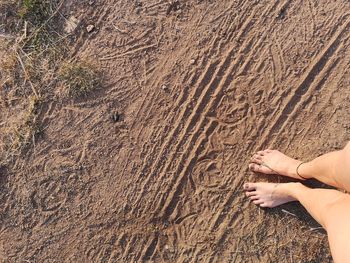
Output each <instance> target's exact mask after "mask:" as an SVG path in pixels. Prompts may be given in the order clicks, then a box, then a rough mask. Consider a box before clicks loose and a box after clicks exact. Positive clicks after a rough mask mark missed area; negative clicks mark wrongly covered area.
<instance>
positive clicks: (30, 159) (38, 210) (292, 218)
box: [0, 0, 350, 262]
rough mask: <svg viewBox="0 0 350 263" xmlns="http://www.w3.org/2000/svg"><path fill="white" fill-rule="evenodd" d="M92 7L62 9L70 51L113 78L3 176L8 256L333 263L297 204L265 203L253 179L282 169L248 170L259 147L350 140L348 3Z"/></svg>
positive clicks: (65, 108) (245, 0)
mask: <svg viewBox="0 0 350 263" xmlns="http://www.w3.org/2000/svg"><path fill="white" fill-rule="evenodd" d="M86 2H87V1H84V2H83V1H79V3H74V4H73V2H71V3H70V4H69V3H67V6H66V7H65V10H66V11H65V13H64V14H65V15H66V16H67V17H68V15H74V16H75V17H77V18H78V20H79V21H81V24H80V26H79V27H78V28H77V30H76V32H75V35H74V36H73V37H72V39H71V50H72V56H73V57H75V58H89V59H91V60H94V61H96V62H97V63H99V65H101V68H102V69H103V70H104V72H105V82H106V84H105V85H104V86H103V87H101V89H100V90H99V91H97V92H94V93H93V94H92V95H91V96H89V97H88V98H84V99H81V100H78V101H77V100H76V101H63V102H62V101H60V102H55V103H52V104H50V105H49V106H48V107H47V111H46V114H45V115H44V116H43V117H42V118H43V123H44V124H45V133H44V136H43V138H41V139H40V140H39V141H38V142H37V143H36V145H35V147H34V149H33V150H32V151H31V152H30V154H29V155H28V156H27V157H26V158H22V159H18V160H17V163H16V165H15V168H14V169H12V170H11V171H6V170H4V169H3V170H2V171H1V173H2V177H1V188H2V190H1V194H0V197H1V203H0V209H1V218H0V219H1V231H0V258H2V262H332V260H331V257H330V251H329V246H328V243H327V236H326V234H325V232H324V231H323V230H322V229H321V228H320V226H319V225H318V224H317V223H316V222H315V221H314V220H313V219H312V218H311V217H309V216H308V215H307V213H306V211H305V210H303V209H302V208H301V207H300V205H299V204H289V205H285V206H282V207H279V208H276V209H272V210H262V209H259V208H257V207H255V206H254V205H252V204H250V203H249V202H248V200H247V199H246V198H245V196H244V193H243V192H242V184H243V183H244V182H247V181H258V180H263V181H275V182H276V181H279V182H281V181H284V180H285V179H283V178H279V177H275V176H270V177H266V176H262V175H254V174H253V173H252V172H249V171H248V169H247V165H248V162H249V158H250V156H251V155H252V154H253V153H254V152H255V151H256V150H258V149H263V148H266V147H270V148H276V149H279V150H281V151H283V152H286V153H287V154H289V155H291V156H294V157H297V158H300V159H303V160H309V159H311V158H313V157H316V156H318V155H320V154H322V153H325V152H328V151H331V150H336V149H339V148H341V147H342V146H343V145H344V144H345V142H346V141H347V140H349V139H350V125H349V116H350V107H349V103H350V89H349V87H350V67H349V65H350V46H349V45H350V42H349V37H350V33H349V32H350V31H349V30H350V3H349V1H345V0H339V1H326V0H322V1H315V0H307V1H302V0H299V1H289V0H285V1H251V0H241V1H238V0H237V1H226V0H223V1H211V0H189V1H182V0H180V1H178V2H173V3H169V1H165V0H164V1H162V0H161V1H159V0H148V1H126V0H118V1H116V0H101V1H95V2H94V1H92V2H91V3H90V4H89V3H86ZM68 9H70V14H68V12H67V10H68ZM89 24H93V25H94V26H95V29H94V30H93V31H92V32H91V33H87V32H86V30H85V27H86V25H89ZM116 112H118V114H119V115H120V120H118V121H117V122H114V121H113V120H112V115H113V114H114V113H116Z"/></svg>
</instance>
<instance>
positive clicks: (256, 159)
mask: <svg viewBox="0 0 350 263" xmlns="http://www.w3.org/2000/svg"><path fill="white" fill-rule="evenodd" d="M251 161H252V162H253V163H257V164H261V163H262V162H263V161H262V156H261V155H258V154H254V155H253V157H252V158H251Z"/></svg>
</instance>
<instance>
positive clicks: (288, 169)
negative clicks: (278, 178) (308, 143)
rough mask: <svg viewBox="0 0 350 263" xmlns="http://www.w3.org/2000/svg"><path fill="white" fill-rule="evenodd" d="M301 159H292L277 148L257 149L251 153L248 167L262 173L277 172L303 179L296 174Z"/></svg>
mask: <svg viewBox="0 0 350 263" xmlns="http://www.w3.org/2000/svg"><path fill="white" fill-rule="evenodd" d="M301 163H302V162H301V161H298V160H296V159H293V158H291V157H289V156H287V155H285V154H283V153H281V152H280V151H277V150H269V149H268V150H264V151H259V152H257V153H256V154H254V155H253V157H252V159H251V163H250V164H249V169H250V170H252V171H254V172H259V173H264V174H279V175H284V176H289V177H292V178H295V179H299V180H304V178H301V177H300V176H299V175H298V174H297V167H298V166H299V165H300V164H301Z"/></svg>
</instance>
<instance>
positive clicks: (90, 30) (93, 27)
mask: <svg viewBox="0 0 350 263" xmlns="http://www.w3.org/2000/svg"><path fill="white" fill-rule="evenodd" d="M94 29H95V26H94V25H88V26H87V27H86V31H87V32H88V33H91V32H92V31H93V30H94Z"/></svg>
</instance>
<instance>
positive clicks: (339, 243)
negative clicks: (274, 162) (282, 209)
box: [244, 183, 350, 262]
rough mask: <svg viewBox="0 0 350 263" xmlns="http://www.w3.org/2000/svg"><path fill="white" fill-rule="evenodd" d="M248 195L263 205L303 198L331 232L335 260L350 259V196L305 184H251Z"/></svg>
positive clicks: (329, 233) (305, 203)
mask: <svg viewBox="0 0 350 263" xmlns="http://www.w3.org/2000/svg"><path fill="white" fill-rule="evenodd" d="M244 188H245V190H246V195H247V196H248V197H249V198H250V199H251V200H252V201H253V203H255V204H257V205H260V206H261V207H275V206H278V205H281V204H283V203H287V202H291V201H299V202H300V203H301V204H302V205H303V206H304V207H305V208H306V209H307V211H308V212H309V213H310V214H311V215H312V216H313V218H315V220H317V221H318V222H319V223H320V224H321V225H322V226H323V227H324V228H325V229H326V231H327V233H328V240H329V243H330V248H331V252H332V256H333V258H334V260H335V262H350V253H349V251H350V242H349V238H350V223H349V222H350V196H349V195H348V194H344V193H342V192H339V191H337V190H330V189H311V188H308V187H306V186H304V185H302V184H301V183H285V184H273V183H247V184H245V185H244Z"/></svg>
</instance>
